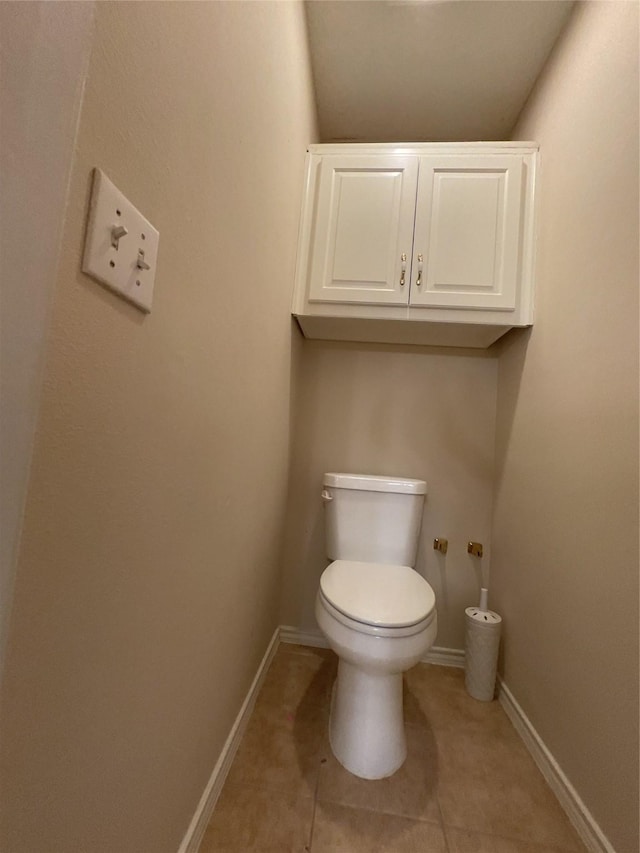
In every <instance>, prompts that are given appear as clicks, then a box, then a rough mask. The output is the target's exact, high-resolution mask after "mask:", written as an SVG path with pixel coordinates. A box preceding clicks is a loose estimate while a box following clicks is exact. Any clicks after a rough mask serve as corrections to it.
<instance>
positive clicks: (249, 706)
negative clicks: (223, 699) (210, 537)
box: [178, 628, 280, 853]
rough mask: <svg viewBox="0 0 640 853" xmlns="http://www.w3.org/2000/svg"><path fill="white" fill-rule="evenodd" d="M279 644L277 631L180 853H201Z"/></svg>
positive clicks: (235, 722) (232, 729)
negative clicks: (200, 848)
mask: <svg viewBox="0 0 640 853" xmlns="http://www.w3.org/2000/svg"><path fill="white" fill-rule="evenodd" d="M279 641H280V628H276V630H275V631H274V632H273V636H272V637H271V640H270V642H269V645H268V646H267V650H266V652H265V653H264V657H263V658H262V661H261V662H260V666H259V667H258V671H257V672H256V675H255V678H254V679H253V681H252V683H251V687H250V688H249V691H248V693H247V695H246V697H245V700H244V702H243V703H242V707H241V708H240V711H239V712H238V716H237V717H236V719H235V721H234V723H233V726H232V727H231V731H230V732H229V737H228V738H227V740H226V741H225V744H224V746H223V747H222V752H221V753H220V757H219V758H218V760H217V762H216V766H215V767H214V768H213V773H212V774H211V777H210V779H209V781H208V782H207V787H206V788H205V789H204V793H203V794H202V797H200V802H199V803H198V807H197V809H196V812H195V814H194V816H193V818H192V820H191V823H190V824H189V828H188V829H187V831H186V833H185V836H184V838H183V839H182V844H181V845H180V847H179V848H178V853H198V848H199V847H200V843H201V842H202V837H203V835H204V833H205V830H206V828H207V825H208V824H209V821H210V820H211V815H212V814H213V810H214V808H215V805H216V802H217V801H218V797H219V796H220V792H221V791H222V786H223V785H224V783H225V780H226V778H227V774H228V772H229V768H230V767H231V763H232V761H233V759H234V758H235V755H236V752H237V751H238V747H239V746H240V741H241V740H242V736H243V734H244V732H245V729H246V728H247V723H248V722H249V717H250V716H251V712H252V711H253V706H254V704H255V701H256V697H257V696H258V693H259V692H260V688H261V687H262V682H263V681H264V678H265V675H266V674H267V670H268V669H269V664H270V663H271V661H272V660H273V656H274V655H275V653H276V651H277V649H278V645H279Z"/></svg>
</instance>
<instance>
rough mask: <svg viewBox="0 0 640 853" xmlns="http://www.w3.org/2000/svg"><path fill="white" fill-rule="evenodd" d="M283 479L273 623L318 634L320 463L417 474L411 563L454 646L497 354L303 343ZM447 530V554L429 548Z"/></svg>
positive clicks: (473, 590) (478, 533)
mask: <svg viewBox="0 0 640 853" xmlns="http://www.w3.org/2000/svg"><path fill="white" fill-rule="evenodd" d="M302 355H303V358H302V371H301V375H300V377H299V395H298V410H297V415H298V417H297V420H296V428H295V442H294V445H293V451H292V452H293V459H292V467H291V477H290V492H289V502H288V506H289V511H288V514H287V534H286V549H285V560H284V566H285V576H284V583H283V611H282V620H283V622H284V623H285V624H289V625H292V626H294V627H298V628H302V629H304V630H306V631H317V630H318V629H317V627H316V623H315V617H314V614H313V607H314V600H315V595H316V592H317V589H318V581H319V578H320V575H321V574H322V571H323V569H324V568H325V566H326V565H327V563H328V561H327V559H326V558H325V550H324V529H323V518H322V504H321V501H320V491H321V489H322V475H323V473H324V472H325V471H347V472H359V473H371V474H392V475H397V476H405V477H419V478H423V479H425V480H426V481H427V486H428V492H429V493H428V495H427V502H426V505H425V514H424V521H423V526H422V535H421V541H420V548H419V555H418V565H417V568H418V571H420V572H421V573H422V574H423V575H424V576H425V577H426V578H427V580H428V581H429V582H430V583H431V585H432V586H433V588H434V590H435V592H436V596H437V602H438V638H437V640H436V645H438V646H441V647H445V648H457V649H460V648H462V647H463V646H464V608H465V607H466V606H468V605H470V604H473V603H475V602H476V599H477V598H478V595H479V589H480V572H481V564H480V561H478V560H477V558H474V557H471V556H469V555H468V554H467V551H466V543H467V541H468V540H469V539H478V540H479V541H481V542H483V543H484V544H485V546H487V554H486V557H485V559H484V560H483V563H484V565H485V566H487V565H488V562H489V557H490V555H489V548H488V545H489V533H490V523H491V488H492V477H493V452H494V435H495V432H494V430H495V406H496V374H497V362H496V359H495V358H491V357H488V354H487V353H486V352H480V353H478V355H477V356H474V355H473V354H470V353H469V351H468V350H467V351H455V350H453V351H452V350H449V351H446V350H440V351H438V350H430V349H426V348H419V347H405V348H400V347H385V346H373V345H371V346H369V345H366V344H338V343H327V342H321V341H304V342H303V354H302ZM436 536H441V537H446V538H448V539H449V552H448V554H447V556H446V557H444V556H442V555H440V554H439V553H437V552H435V551H434V550H433V539H434V537H436Z"/></svg>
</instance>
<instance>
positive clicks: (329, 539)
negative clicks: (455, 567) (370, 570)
mask: <svg viewBox="0 0 640 853" xmlns="http://www.w3.org/2000/svg"><path fill="white" fill-rule="evenodd" d="M323 486H324V489H323V491H322V500H323V503H324V507H325V535H326V543H327V556H328V557H329V559H330V560H359V561H363V562H366V563H390V564H392V565H394V564H395V565H401V566H415V564H416V553H417V549H418V537H419V536H420V526H421V524H422V509H423V505H424V496H425V494H426V492H427V484H426V483H425V481H424V480H409V479H404V478H400V477H378V476H372V475H364V474H325V475H324V480H323Z"/></svg>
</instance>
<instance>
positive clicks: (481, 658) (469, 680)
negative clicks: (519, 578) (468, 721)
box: [464, 587, 502, 702]
mask: <svg viewBox="0 0 640 853" xmlns="http://www.w3.org/2000/svg"><path fill="white" fill-rule="evenodd" d="M488 598H489V590H488V589H485V588H484V587H483V588H482V589H481V590H480V604H479V606H478V607H467V609H466V610H465V615H466V627H467V631H466V651H465V662H464V670H465V687H466V689H467V693H468V694H469V695H470V696H473V698H474V699H479V700H480V701H482V702H491V700H492V699H493V698H494V695H495V689H496V670H497V667H498V649H499V647H500V631H501V628H502V617H500V616H499V615H498V614H497V613H494V612H493V611H492V610H489V606H488Z"/></svg>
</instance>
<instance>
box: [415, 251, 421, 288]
mask: <svg viewBox="0 0 640 853" xmlns="http://www.w3.org/2000/svg"><path fill="white" fill-rule="evenodd" d="M422 261H423V255H418V278H417V279H416V285H417V286H418V287H420V285H421V284H422Z"/></svg>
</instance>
